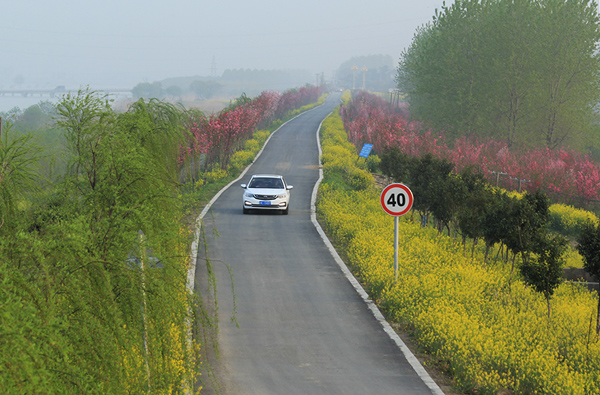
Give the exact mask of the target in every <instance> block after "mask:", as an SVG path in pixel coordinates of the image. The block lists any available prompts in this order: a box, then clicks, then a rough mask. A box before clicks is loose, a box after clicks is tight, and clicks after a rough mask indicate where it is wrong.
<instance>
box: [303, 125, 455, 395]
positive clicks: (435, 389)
mask: <svg viewBox="0 0 600 395" xmlns="http://www.w3.org/2000/svg"><path fill="white" fill-rule="evenodd" d="M322 125H323V122H321V124H320V125H319V128H318V129H317V145H318V147H319V164H320V162H321V160H320V158H321V155H322V151H321V141H320V140H319V132H320V131H321V126H322ZM322 180H323V168H322V166H319V179H318V180H317V183H316V184H315V187H314V188H313V192H312V197H311V199H310V220H311V221H312V223H313V225H314V226H315V228H316V229H317V232H319V235H321V238H322V239H323V242H324V243H325V245H326V246H327V248H328V249H329V252H330V253H331V255H332V256H333V259H335V261H336V262H337V264H338V266H339V267H340V269H341V270H342V272H343V273H344V275H345V276H346V278H347V279H348V281H350V284H352V286H353V287H354V289H355V290H356V292H358V294H359V295H360V297H361V298H362V299H363V301H364V302H365V303H366V304H367V307H368V308H369V310H371V312H372V313H373V315H374V316H375V319H376V320H377V321H379V323H380V324H381V326H383V330H384V332H385V333H387V334H388V336H389V337H390V338H391V339H392V340H393V341H394V343H396V345H397V346H398V348H399V349H400V350H401V351H402V353H403V354H404V357H405V358H406V360H407V361H408V363H409V364H410V366H412V368H413V369H414V370H415V372H416V373H417V374H418V375H419V377H420V378H421V380H423V382H424V383H425V385H426V386H427V387H429V389H430V390H431V393H432V394H434V395H444V392H443V391H442V389H441V388H440V387H439V386H438V385H437V384H436V382H435V381H433V379H432V378H431V376H429V373H427V371H426V370H425V368H424V367H423V365H421V362H419V360H418V359H417V357H415V355H414V354H413V353H412V351H410V349H409V348H408V347H407V346H406V344H404V342H403V341H402V339H401V338H400V336H398V334H397V333H396V332H395V331H394V329H393V328H392V327H391V326H390V324H389V323H388V322H387V321H386V320H385V318H384V317H383V314H381V311H380V310H379V308H378V307H377V305H376V304H375V302H373V301H372V300H371V299H370V298H369V294H367V292H366V291H365V290H364V288H363V287H362V286H361V285H360V283H359V282H358V280H357V279H356V277H354V275H353V274H352V272H351V271H350V270H349V269H348V267H347V266H346V264H345V263H344V261H343V260H342V258H340V256H339V255H338V253H337V251H336V250H335V248H333V245H332V244H331V242H330V241H329V239H328V238H327V236H326V235H325V232H324V231H323V229H322V228H321V225H319V222H318V221H317V210H316V205H315V203H316V200H317V192H318V190H319V184H321V181H322Z"/></svg>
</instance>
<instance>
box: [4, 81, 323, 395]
mask: <svg viewBox="0 0 600 395" xmlns="http://www.w3.org/2000/svg"><path fill="white" fill-rule="evenodd" d="M320 93H321V89H320V88H316V87H303V88H300V89H295V90H290V91H287V92H284V93H282V94H278V93H265V94H264V95H263V96H261V97H262V98H263V99H264V97H267V96H268V97H270V99H271V100H270V101H268V103H266V105H265V100H263V101H260V99H261V98H257V99H250V98H248V97H246V96H245V95H243V96H242V97H240V98H239V99H238V100H236V102H235V103H232V105H231V106H230V107H229V108H227V109H225V110H224V111H223V112H221V113H219V114H213V115H210V116H204V114H202V113H200V112H198V111H195V110H190V111H188V110H186V109H184V108H181V107H176V106H173V105H171V104H168V103H165V102H162V101H158V100H153V99H152V100H148V101H145V100H139V101H137V102H135V103H133V104H132V105H131V106H130V107H129V108H128V110H127V111H125V112H121V113H117V112H115V111H114V110H113V109H112V107H111V103H110V102H109V101H108V100H107V99H106V98H105V97H103V96H101V95H99V94H97V93H95V92H91V91H87V90H84V91H80V92H79V93H78V94H76V95H67V96H65V97H64V98H63V99H62V100H61V101H60V102H59V103H58V104H57V105H56V106H55V107H53V106H50V105H44V104H43V105H38V106H36V107H35V108H33V109H32V110H29V109H27V110H26V111H24V112H23V113H18V112H14V113H12V114H4V116H3V122H5V123H4V124H3V127H2V136H1V141H0V196H1V199H0V283H1V284H0V285H1V286H0V320H1V321H0V323H1V325H0V338H1V339H2V341H1V342H0V366H2V367H3V368H2V369H1V371H2V373H1V374H0V392H2V393H7V394H8V393H27V394H49V393H55V394H71V393H86V394H107V393H156V394H170V393H183V392H185V391H187V390H191V391H193V390H198V389H199V387H198V384H197V383H198V382H199V380H200V382H201V379H200V378H199V377H198V376H197V372H198V371H199V364H201V363H202V361H203V358H204V357H203V355H204V354H205V351H206V347H211V346H212V345H211V344H206V343H204V340H206V339H205V338H203V337H202V334H200V333H194V336H193V337H194V339H195V340H196V341H193V342H191V341H190V340H191V339H190V334H191V333H193V332H190V331H194V332H195V331H197V330H200V331H201V330H202V329H203V328H202V326H203V325H215V320H214V319H213V318H211V317H206V316H202V313H203V312H204V311H205V309H203V308H202V306H201V304H202V295H195V294H194V293H193V291H194V290H193V289H192V288H191V287H190V285H189V284H187V278H188V276H187V275H188V273H187V272H188V268H189V265H190V261H189V260H190V251H189V246H190V243H191V239H192V235H193V231H194V227H195V226H196V224H195V221H194V220H193V219H194V218H195V215H197V213H198V212H199V209H200V208H201V207H200V205H201V204H202V203H203V201H204V203H205V202H206V201H207V200H208V199H209V198H210V196H212V195H213V194H214V191H215V188H219V186H220V185H223V184H222V183H223V182H224V180H226V179H228V178H229V179H233V178H234V177H236V176H237V175H239V172H240V171H241V169H242V168H243V167H245V166H246V165H247V164H249V163H250V162H251V161H252V160H253V157H254V156H255V155H256V152H258V149H259V148H260V147H261V146H262V144H264V141H265V140H266V138H267V137H268V136H269V134H270V132H271V131H272V130H274V129H273V128H274V127H275V126H274V125H277V124H280V123H281V122H283V120H285V119H288V118H289V117H291V116H293V115H295V114H297V113H298V112H299V111H304V110H306V109H307V108H310V107H311V106H314V105H316V104H317V103H318V102H317V99H318V98H319V95H320ZM258 103H261V105H263V107H259V104H258ZM257 108H259V110H256V109H257ZM261 111H262V112H261ZM252 122H254V123H252ZM259 128H264V130H263V129H261V130H259ZM218 144H225V145H218ZM197 313H198V314H200V315H196V314H197ZM191 322H196V324H197V325H194V326H190V323H191ZM208 341H209V342H210V339H209V340H208Z"/></svg>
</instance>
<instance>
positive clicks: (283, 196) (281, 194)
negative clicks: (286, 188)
mask: <svg viewBox="0 0 600 395" xmlns="http://www.w3.org/2000/svg"><path fill="white" fill-rule="evenodd" d="M277 197H278V198H279V199H284V198H285V197H287V193H285V192H284V193H280V194H279V195H277Z"/></svg>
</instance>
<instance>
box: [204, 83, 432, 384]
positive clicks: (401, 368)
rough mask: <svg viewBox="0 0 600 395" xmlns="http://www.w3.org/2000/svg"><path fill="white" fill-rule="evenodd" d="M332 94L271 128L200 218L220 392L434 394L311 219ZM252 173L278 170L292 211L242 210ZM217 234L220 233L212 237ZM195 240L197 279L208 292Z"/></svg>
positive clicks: (334, 97)
mask: <svg viewBox="0 0 600 395" xmlns="http://www.w3.org/2000/svg"><path fill="white" fill-rule="evenodd" d="M339 97H340V96H339V94H338V95H332V96H330V97H329V98H328V100H327V101H326V102H325V104H324V105H322V106H320V107H318V108H316V109H314V110H311V111H309V112H307V113H304V114H302V115H300V116H299V117H297V118H295V119H293V120H292V121H290V122H288V123H287V124H286V125H284V126H283V127H281V128H280V129H279V130H278V131H277V132H276V133H274V134H273V135H272V137H271V139H270V141H269V142H268V144H267V145H266V147H265V149H264V151H263V153H262V154H261V155H260V157H259V158H258V159H257V160H256V162H255V163H254V164H253V165H252V166H251V167H250V169H249V170H248V172H247V173H246V175H244V176H243V177H242V179H241V180H239V181H237V182H235V183H234V184H233V185H231V186H230V187H229V188H227V189H226V190H224V191H223V193H222V194H221V195H220V197H219V198H218V199H217V200H216V201H215V202H214V203H213V204H212V206H211V211H210V212H209V213H208V214H206V216H205V217H204V224H205V230H206V234H207V237H208V253H209V256H210V257H211V260H212V263H213V265H214V267H215V272H216V275H217V290H218V305H219V317H220V322H219V334H218V341H219V352H220V358H219V359H218V360H213V361H212V362H211V363H212V365H213V368H212V370H213V372H214V374H215V376H216V377H217V380H218V382H219V393H222V394H236V395H238V394H286V395H287V394H344V395H348V394H411V395H413V394H432V393H436V392H435V391H436V390H435V388H434V390H432V389H431V388H430V387H428V386H427V385H426V384H425V382H424V380H423V378H422V377H420V376H419V375H418V374H417V373H416V372H415V369H414V368H413V367H412V366H411V365H410V364H409V362H408V361H407V359H406V357H405V354H404V353H403V352H402V351H401V349H400V348H399V347H398V346H397V344H396V343H395V342H394V341H393V340H392V338H390V336H389V335H388V334H387V333H386V332H385V331H384V329H383V327H382V325H381V323H380V322H379V321H378V320H377V319H376V318H375V316H374V315H373V313H372V311H371V310H370V309H369V307H368V306H367V304H366V303H365V301H364V300H363V298H361V296H360V295H359V294H358V293H357V291H356V290H355V288H354V287H353V286H352V284H351V283H350V281H349V280H348V278H346V277H345V275H344V273H342V271H341V270H340V267H339V266H338V264H337V263H336V260H335V259H334V257H333V256H332V254H331V252H330V250H329V249H328V247H327V246H326V244H325V243H324V241H323V240H322V238H321V236H320V235H319V233H318V232H317V230H316V229H315V226H314V225H313V223H312V222H311V217H310V201H311V195H312V191H313V187H314V185H315V183H316V182H317V180H318V177H319V171H318V148H317V140H316V131H317V129H318V127H319V124H320V123H321V121H322V120H323V119H324V118H325V117H326V116H327V114H329V113H330V112H331V111H332V110H333V108H334V107H335V106H336V105H337V104H338V103H339ZM256 173H277V174H282V175H283V176H284V177H285V179H286V180H287V182H288V184H290V185H293V186H294V189H293V190H292V196H291V199H292V200H291V204H290V213H289V215H287V216H285V215H281V214H279V213H277V212H259V213H252V214H249V215H243V214H242V192H243V190H242V189H241V188H240V184H242V183H246V182H247V181H248V179H249V178H250V175H251V174H256ZM215 230H216V231H217V232H218V234H219V236H218V237H212V234H213V231H215ZM200 245H201V248H200V251H199V252H198V257H199V259H198V260H197V268H196V275H195V277H196V279H195V280H196V282H197V284H199V285H198V287H201V288H205V286H206V285H205V284H206V274H205V270H204V267H205V265H204V262H203V261H202V259H201V258H202V257H203V254H204V250H203V247H202V243H200ZM226 265H229V267H230V268H231V271H232V273H233V276H234V284H235V290H234V292H235V300H236V302H237V313H236V319H237V323H238V324H239V328H238V327H237V326H236V324H235V323H234V322H232V321H231V320H230V318H231V312H232V311H233V309H234V306H233V296H232V288H231V280H230V277H229V274H228V269H227V267H226ZM204 294H205V296H206V293H205V292H204ZM426 379H427V378H426ZM203 381H204V386H205V388H204V389H203V392H202V393H217V392H216V391H215V387H216V385H215V384H214V383H213V384H211V382H210V380H209V379H208V377H207V375H206V373H204V375H203ZM432 391H433V392H432ZM437 393H440V392H437Z"/></svg>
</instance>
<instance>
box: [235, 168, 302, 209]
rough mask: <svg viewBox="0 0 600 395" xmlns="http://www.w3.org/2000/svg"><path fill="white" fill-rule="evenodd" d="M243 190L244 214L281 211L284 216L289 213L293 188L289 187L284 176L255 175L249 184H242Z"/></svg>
mask: <svg viewBox="0 0 600 395" xmlns="http://www.w3.org/2000/svg"><path fill="white" fill-rule="evenodd" d="M242 188H244V196H243V201H242V208H243V211H244V214H248V213H249V212H250V210H251V209H256V210H280V211H281V213H282V214H287V213H288V212H289V209H290V190H291V189H292V188H293V186H291V185H288V184H287V183H286V182H285V179H284V178H283V177H282V176H278V175H272V174H255V175H253V176H252V177H251V178H250V181H249V182H248V184H242Z"/></svg>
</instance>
